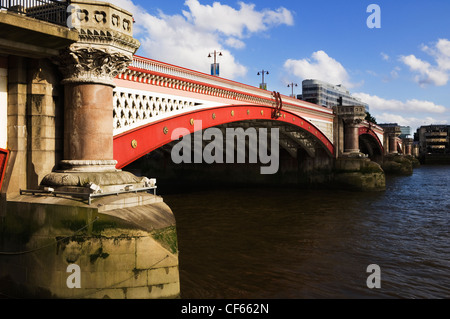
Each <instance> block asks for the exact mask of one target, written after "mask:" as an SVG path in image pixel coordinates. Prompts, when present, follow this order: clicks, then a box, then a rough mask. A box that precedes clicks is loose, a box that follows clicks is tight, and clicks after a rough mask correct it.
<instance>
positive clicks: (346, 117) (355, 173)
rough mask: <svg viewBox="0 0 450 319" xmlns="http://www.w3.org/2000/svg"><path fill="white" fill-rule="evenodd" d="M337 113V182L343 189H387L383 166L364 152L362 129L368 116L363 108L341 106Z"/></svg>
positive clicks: (335, 111) (334, 176)
mask: <svg viewBox="0 0 450 319" xmlns="http://www.w3.org/2000/svg"><path fill="white" fill-rule="evenodd" d="M334 113H335V115H336V116H335V124H334V131H335V140H334V143H335V147H336V159H335V167H334V175H333V180H334V182H335V183H336V184H337V185H339V186H341V187H348V188H352V189H357V190H367V191H380V190H385V188H386V179H385V175H384V171H383V169H382V168H381V166H380V165H379V164H377V163H375V162H372V161H371V160H370V159H369V158H368V155H366V154H363V153H361V150H360V146H359V145H360V144H359V129H360V127H361V123H362V122H363V120H364V119H365V117H366V109H365V107H364V106H357V105H356V106H345V105H339V106H336V107H335V108H334Z"/></svg>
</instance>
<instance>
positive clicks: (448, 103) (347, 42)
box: [108, 0, 450, 133]
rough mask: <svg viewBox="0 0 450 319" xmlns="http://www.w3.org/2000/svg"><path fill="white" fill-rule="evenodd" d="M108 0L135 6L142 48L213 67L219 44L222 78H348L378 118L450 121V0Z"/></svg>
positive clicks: (283, 81)
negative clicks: (260, 74)
mask: <svg viewBox="0 0 450 319" xmlns="http://www.w3.org/2000/svg"><path fill="white" fill-rule="evenodd" d="M108 2H111V3H114V4H116V5H118V6H119V7H122V8H124V9H126V10H128V11H130V12H131V13H132V14H133V16H134V19H135V24H134V37H135V38H137V39H138V40H139V41H140V42H141V47H140V48H139V50H138V51H137V53H136V54H137V55H140V56H144V57H147V58H151V59H155V60H159V61H162V62H166V63H171V64H175V65H178V66H181V67H185V68H189V69H193V70H196V71H200V72H204V73H209V72H210V65H211V63H213V59H212V58H208V54H209V53H213V52H214V51H216V52H221V53H222V56H221V57H218V60H217V62H218V63H220V76H221V77H223V78H227V79H230V80H234V81H238V82H242V83H245V84H248V85H253V86H259V83H260V82H261V81H262V77H261V76H258V75H257V74H258V72H261V71H263V70H264V71H268V72H269V74H268V75H265V79H264V80H265V82H266V83H267V89H268V90H270V91H278V92H280V93H282V94H285V95H290V94H292V87H293V88H294V94H296V95H297V94H301V93H302V92H301V91H302V90H301V83H302V81H303V80H305V79H318V80H322V81H325V82H329V83H331V84H334V85H337V84H342V85H344V86H345V87H347V89H348V90H349V91H350V93H351V94H352V95H353V96H355V97H358V98H360V99H362V100H363V101H364V102H366V103H368V104H369V107H370V113H371V114H372V115H373V116H374V117H375V118H376V119H377V122H378V123H398V124H399V125H402V126H411V128H412V131H413V133H414V132H415V130H416V129H417V128H418V127H420V126H421V125H430V124H450V19H449V17H448V14H449V13H450V1H448V0H428V1H424V0H423V1H418V0H408V1H392V0H390V1H389V0H371V1H364V0H315V1H311V0H309V1H304V0H279V1H273V0H272V1H268V0H258V1H256V0H243V1H234V0H218V1H209V0H170V1H168V0H164V1H163V0H151V1H144V0H109V1H108ZM373 4H375V5H377V7H375V8H374V7H373V6H371V5H373ZM292 84H294V86H292ZM295 84H297V86H295ZM288 85H290V87H288Z"/></svg>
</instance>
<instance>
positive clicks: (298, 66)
mask: <svg viewBox="0 0 450 319" xmlns="http://www.w3.org/2000/svg"><path fill="white" fill-rule="evenodd" d="M284 68H285V69H286V70H287V71H288V72H289V73H292V74H293V75H295V76H298V77H300V78H302V79H317V80H322V81H325V82H328V83H331V84H334V85H338V84H343V85H344V86H346V87H347V88H352V87H355V86H356V84H354V83H351V82H350V76H349V74H348V73H347V70H346V69H345V68H344V67H343V66H342V64H341V63H339V62H338V61H336V60H335V59H333V58H331V57H330V56H328V54H327V53H325V52H324V51H317V52H314V53H313V54H312V56H311V59H302V60H292V59H289V60H287V61H286V62H285V63H284Z"/></svg>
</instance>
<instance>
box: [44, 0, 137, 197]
mask: <svg viewBox="0 0 450 319" xmlns="http://www.w3.org/2000/svg"><path fill="white" fill-rule="evenodd" d="M71 7H73V11H72V14H71V18H72V24H73V26H74V29H75V30H77V31H78V33H79V40H78V42H76V43H73V44H72V45H70V47H68V48H66V49H64V50H62V51H61V53H60V55H59V56H58V57H57V58H55V59H54V60H53V61H54V63H56V64H57V65H58V66H59V68H60V70H61V73H62V75H63V81H62V84H63V85H64V158H63V160H62V161H61V162H60V163H59V165H58V169H57V170H56V171H55V172H53V173H52V174H50V175H48V176H47V177H46V178H44V180H43V181H42V183H41V186H47V187H65V188H68V187H70V189H71V190H73V187H82V188H83V187H86V186H89V185H91V186H92V184H96V186H102V187H103V186H108V187H109V189H110V190H111V191H116V189H120V187H122V186H123V185H124V184H139V183H140V179H138V178H137V177H136V176H134V175H132V174H130V173H127V172H122V171H120V170H117V169H116V164H117V162H116V161H115V160H114V158H113V88H114V78H115V77H116V76H117V75H118V74H119V73H121V72H123V71H125V70H126V68H127V67H128V66H129V65H130V64H131V62H132V59H133V54H134V53H135V52H136V50H137V49H138V48H139V45H140V44H139V41H138V40H136V39H134V38H133V34H132V33H133V32H132V26H133V24H132V21H133V18H132V16H131V14H130V13H129V12H127V11H125V10H123V9H121V8H118V7H116V6H114V5H112V4H110V3H106V2H99V1H90V0H73V1H71ZM111 188H112V189H111ZM76 191H80V190H76Z"/></svg>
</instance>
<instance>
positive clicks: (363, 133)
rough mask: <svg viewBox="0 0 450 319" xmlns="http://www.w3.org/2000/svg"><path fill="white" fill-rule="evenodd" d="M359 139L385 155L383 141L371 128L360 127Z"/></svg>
mask: <svg viewBox="0 0 450 319" xmlns="http://www.w3.org/2000/svg"><path fill="white" fill-rule="evenodd" d="M359 137H360V139H363V140H365V141H367V142H368V143H370V144H371V145H372V146H373V148H375V149H374V150H376V151H377V153H378V152H379V154H384V147H383V144H382V143H381V140H380V139H379V137H378V135H377V134H376V133H375V132H374V131H373V130H372V129H370V128H369V127H360V128H359Z"/></svg>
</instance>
